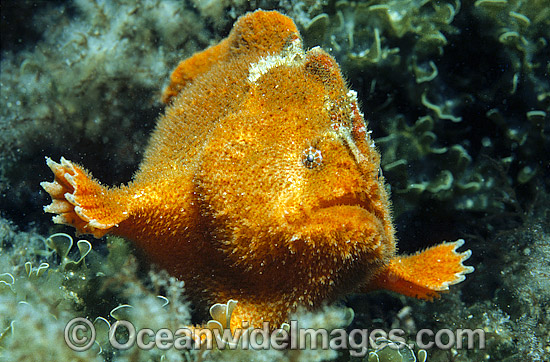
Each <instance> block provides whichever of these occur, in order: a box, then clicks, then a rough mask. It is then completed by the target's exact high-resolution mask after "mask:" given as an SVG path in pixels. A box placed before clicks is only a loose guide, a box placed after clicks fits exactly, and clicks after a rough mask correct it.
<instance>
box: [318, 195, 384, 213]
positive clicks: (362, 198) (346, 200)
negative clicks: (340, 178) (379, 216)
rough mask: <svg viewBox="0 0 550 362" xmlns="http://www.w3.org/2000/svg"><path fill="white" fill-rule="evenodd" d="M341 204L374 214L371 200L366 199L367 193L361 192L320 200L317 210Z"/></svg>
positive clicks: (340, 205)
mask: <svg viewBox="0 0 550 362" xmlns="http://www.w3.org/2000/svg"><path fill="white" fill-rule="evenodd" d="M342 206H344V207H346V206H348V207H359V208H361V209H363V210H365V211H367V212H368V213H371V214H376V212H375V210H374V207H373V204H372V202H371V200H369V199H368V197H367V195H365V194H362V193H347V194H344V195H342V196H337V197H333V198H331V199H326V200H321V201H320V202H319V206H318V208H317V210H322V209H328V208H331V207H342Z"/></svg>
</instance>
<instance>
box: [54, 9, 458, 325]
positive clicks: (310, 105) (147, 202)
mask: <svg viewBox="0 0 550 362" xmlns="http://www.w3.org/2000/svg"><path fill="white" fill-rule="evenodd" d="M299 41H300V37H299V33H298V31H297V29H296V27H295V25H294V23H293V22H292V20H291V19H289V18H288V17H286V16H283V15H281V14H279V13H277V12H264V11H256V12H254V13H251V14H247V15H246V16H244V17H241V18H240V19H239V20H238V21H237V22H236V24H235V25H234V28H233V30H232V31H231V33H230V35H229V37H228V38H227V39H225V40H223V41H222V42H221V43H220V44H218V45H216V46H213V47H211V48H209V49H207V50H205V51H203V52H201V53H198V54H196V55H194V56H193V57H191V58H190V59H187V60H186V61H183V62H182V63H181V64H180V65H179V66H178V67H177V69H176V70H175V71H174V73H173V75H172V78H171V84H170V85H169V86H168V88H167V89H166V91H165V94H164V97H163V99H164V100H165V101H166V102H170V105H169V107H168V108H167V110H166V114H165V115H164V116H162V117H161V118H160V120H159V122H158V124H157V127H156V129H155V131H154V134H153V136H152V139H151V141H150V144H149V146H148V147H147V150H146V154H145V159H144V161H143V163H142V164H141V166H140V170H139V171H138V173H137V174H136V175H135V177H134V180H133V181H132V182H131V183H130V184H129V185H127V186H122V187H120V188H106V187H104V186H101V185H100V184H99V183H98V182H97V181H95V180H93V179H92V178H91V177H90V176H89V175H88V174H87V172H86V171H85V170H84V169H83V168H82V167H80V166H78V165H75V164H73V163H70V162H69V161H66V160H62V162H61V164H57V163H55V162H53V161H51V160H48V165H49V166H50V167H51V168H52V170H53V172H54V174H55V180H54V182H52V183H44V184H43V187H44V189H45V190H46V191H48V192H49V193H50V195H51V196H52V199H53V202H52V205H50V206H47V207H46V208H45V209H46V211H48V212H53V213H57V214H58V216H56V217H55V218H54V220H55V221H56V222H60V223H66V224H69V225H73V226H75V227H76V229H77V230H78V231H79V232H81V233H91V234H94V235H95V236H96V237H100V236H102V235H104V234H105V233H111V234H116V235H121V236H124V237H126V238H128V239H130V240H132V241H134V242H135V244H136V245H137V246H138V247H139V248H141V249H143V250H144V251H145V253H146V255H147V256H148V257H149V258H150V260H151V261H152V262H154V263H156V264H158V265H160V266H161V267H163V268H165V269H167V270H168V271H169V272H170V273H171V274H172V275H175V276H177V277H178V278H180V279H182V280H184V281H185V286H186V289H187V292H188V294H189V295H190V296H191V297H192V298H194V299H195V301H197V302H198V303H199V304H200V305H202V306H204V307H208V306H209V305H211V304H213V303H216V302H225V301H227V300H228V299H235V300H238V305H237V308H236V310H235V312H234V316H235V319H234V320H235V321H237V322H238V321H241V320H248V321H251V322H252V325H256V326H259V325H261V323H262V321H271V322H272V327H273V328H276V327H278V326H279V325H280V324H281V323H283V322H285V321H286V320H287V317H288V314H289V312H291V311H294V310H296V308H297V307H298V306H300V305H303V306H306V307H308V308H314V307H317V306H320V305H321V304H322V303H324V302H330V301H332V300H334V299H336V298H338V297H340V296H342V295H345V294H347V293H350V292H354V291H361V290H368V289H372V288H379V287H384V288H387V289H394V290H397V291H399V292H401V293H403V294H407V295H417V296H420V297H432V296H434V295H436V294H437V292H436V291H437V290H441V289H444V288H442V285H443V284H439V285H437V284H434V285H428V284H426V283H424V282H423V278H422V277H419V278H416V277H414V274H415V273H416V272H420V271H421V270H422V269H423V267H424V266H423V265H421V264H422V263H421V260H422V257H421V256H420V257H419V258H416V260H420V263H419V264H418V265H414V268H416V269H414V268H412V269H411V268H409V269H407V268H402V269H403V270H402V273H401V274H399V273H398V272H397V270H398V269H399V268H395V270H394V269H393V268H391V265H392V262H393V263H394V264H395V265H396V266H398V264H399V262H400V261H401V259H399V258H396V257H395V249H396V245H395V239H394V230H393V226H392V222H391V217H390V204H389V201H388V196H387V193H386V191H385V187H384V180H383V178H382V177H381V176H379V167H380V165H379V164H380V157H379V154H378V152H377V151H376V150H375V148H374V147H373V143H372V141H371V139H370V136H369V134H368V132H367V131H366V124H365V121H364V119H363V116H362V115H361V113H360V112H359V108H358V105H357V102H356V99H355V97H354V96H353V94H352V93H350V92H349V89H348V87H347V85H346V84H345V82H344V80H343V78H342V76H341V74H340V70H339V68H338V65H337V64H336V62H335V61H334V59H333V58H332V57H330V56H329V55H328V54H327V53H325V52H324V51H323V50H321V49H319V48H314V49H312V50H310V51H308V52H307V53H304V52H302V53H300V52H298V53H297V55H296V54H295V55H294V58H292V59H291V60H290V61H287V63H285V64H282V65H276V66H273V65H271V66H269V67H267V68H264V69H263V71H262V72H263V73H262V72H260V73H259V76H258V77H257V78H254V79H252V80H251V78H250V75H251V74H252V73H253V71H252V70H251V69H252V65H254V64H256V65H258V64H262V61H265V60H266V59H270V58H269V56H283V55H284V54H286V53H285V51H288V49H289V48H290V47H291V46H292V44H299ZM308 156H309V157H310V159H308ZM442 246H445V247H444V248H442V249H441V255H443V256H445V257H446V259H445V265H444V266H445V268H443V269H442V270H444V272H442V273H440V274H438V272H437V271H435V272H434V273H435V275H436V276H437V277H436V279H438V278H439V279H441V280H443V281H444V282H447V283H451V284H452V283H453V282H454V281H456V280H457V279H456V278H457V277H458V276H460V275H461V273H462V274H463V273H465V272H468V270H467V269H466V267H464V266H462V260H463V259H465V255H464V254H458V253H456V252H455V250H454V248H453V244H442ZM455 247H456V245H455ZM436 248H437V247H436ZM436 248H434V249H432V254H434V253H435V254H438V253H439V249H436ZM447 249H449V250H447ZM451 249H452V250H451ZM403 260H404V259H403ZM430 260H431V259H430ZM409 264H410V263H409ZM435 264H437V263H435ZM432 269H433V268H432ZM436 269H437V268H436ZM389 277H391V278H389ZM392 278H393V279H392ZM430 278H431V276H430V277H429V278H428V279H430ZM410 280H412V281H410ZM405 281H406V282H405ZM406 283H409V284H406ZM417 284H418V285H420V286H419V287H417V286H416V285H417ZM443 286H444V285H443ZM407 288H409V289H407ZM232 324H233V319H232Z"/></svg>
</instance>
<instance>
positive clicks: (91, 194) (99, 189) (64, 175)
mask: <svg viewBox="0 0 550 362" xmlns="http://www.w3.org/2000/svg"><path fill="white" fill-rule="evenodd" d="M60 162H61V163H57V162H54V161H53V160H52V159H50V158H48V157H47V158H46V163H47V165H48V167H50V169H51V170H52V172H53V173H54V180H53V182H42V183H41V184H40V185H41V186H42V188H43V189H44V190H45V191H46V192H47V193H49V194H50V196H51V198H52V203H51V204H50V205H48V206H45V207H44V211H46V212H50V213H53V214H57V215H55V216H54V217H53V221H54V222H55V223H57V224H66V225H70V226H73V227H75V228H76V230H77V231H78V232H79V233H82V234H93V235H94V236H95V237H96V238H100V237H102V236H103V235H105V234H106V233H108V232H109V230H110V229H112V228H113V227H116V226H117V225H118V224H119V223H120V222H122V221H124V220H125V219H126V218H127V217H128V213H127V212H126V209H125V200H126V197H125V194H126V193H125V192H124V191H123V190H121V189H109V188H107V187H105V186H103V185H101V184H100V183H99V182H98V181H97V180H94V179H93V178H92V177H91V176H90V175H89V174H88V173H87V172H86V170H84V169H83V168H82V167H80V166H79V165H76V164H74V163H72V162H71V161H68V160H66V159H65V158H63V157H62V158H61V161H60Z"/></svg>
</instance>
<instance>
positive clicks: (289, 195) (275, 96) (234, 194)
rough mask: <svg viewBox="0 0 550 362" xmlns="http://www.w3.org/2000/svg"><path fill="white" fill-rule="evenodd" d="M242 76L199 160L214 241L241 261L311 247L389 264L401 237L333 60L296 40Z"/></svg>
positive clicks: (376, 160) (370, 145) (374, 155)
mask: <svg viewBox="0 0 550 362" xmlns="http://www.w3.org/2000/svg"><path fill="white" fill-rule="evenodd" d="M245 81H246V82H247V84H248V88H247V92H246V99H244V100H241V102H242V103H241V105H240V107H239V110H238V111H236V112H233V113H231V114H228V115H226V116H225V117H224V118H223V119H221V120H220V122H219V123H218V124H217V126H216V128H215V129H214V130H212V132H211V133H210V134H209V139H208V141H207V146H206V147H205V150H204V153H203V155H202V156H201V158H202V161H201V162H202V165H201V171H200V177H199V179H200V189H201V193H202V194H203V195H204V201H205V205H206V206H205V210H206V214H208V215H210V221H211V222H212V223H214V224H215V225H216V227H215V228H213V230H214V233H215V235H214V237H213V239H215V240H219V241H220V243H222V244H223V246H222V247H225V248H227V250H228V254H229V255H231V256H232V257H234V258H235V260H238V262H245V263H246V262H258V263H267V262H268V261H269V260H275V259H277V256H280V257H281V258H282V257H283V255H287V254H300V255H304V254H307V253H311V252H313V253H324V255H327V257H331V258H334V260H338V262H341V261H344V260H347V262H351V261H352V260H359V259H361V260H363V261H368V262H371V261H374V262H380V263H386V262H387V260H388V259H389V258H390V257H391V256H392V255H393V253H394V252H395V242H394V238H393V226H392V223H391V217H390V207H389V201H388V196H387V192H386V189H385V186H384V179H383V177H382V175H381V172H380V155H379V153H378V152H377V150H376V148H375V145H374V142H373V140H372V138H371V136H370V132H369V131H368V130H367V125H366V123H365V120H364V117H363V114H362V113H361V111H360V110H359V105H358V101H357V95H356V93H355V92H354V91H352V90H350V89H349V87H348V86H347V84H346V82H345V81H344V79H343V77H342V75H341V73H340V69H339V67H338V65H337V63H336V61H335V60H334V59H333V58H332V57H331V56H330V55H329V54H327V53H326V52H325V51H324V50H322V49H321V48H319V47H316V48H313V49H311V50H309V51H307V52H304V51H303V50H302V48H301V42H300V39H299V38H298V39H293V40H292V41H290V42H289V44H288V45H287V47H286V48H285V49H284V50H283V51H282V52H281V53H280V54H275V55H270V56H267V57H264V58H262V59H259V60H256V62H254V63H252V64H249V65H248V73H247V77H246V79H245ZM311 257H313V258H315V257H318V256H315V254H311Z"/></svg>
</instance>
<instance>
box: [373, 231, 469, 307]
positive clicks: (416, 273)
mask: <svg viewBox="0 0 550 362" xmlns="http://www.w3.org/2000/svg"><path fill="white" fill-rule="evenodd" d="M462 245H464V240H462V239H460V240H457V241H454V242H450V243H442V244H439V245H436V246H433V247H431V248H428V249H426V250H423V251H421V252H418V253H416V254H413V255H405V256H397V257H395V258H394V259H392V260H391V261H390V263H389V265H388V266H387V267H386V269H384V270H383V272H382V273H380V274H379V275H378V276H377V277H376V278H375V280H374V281H372V283H371V284H370V285H369V288H372V289H387V290H391V291H394V292H397V293H400V294H404V295H407V296H410V297H415V298H422V299H432V298H434V297H439V293H440V292H443V291H446V290H448V289H449V285H453V284H457V283H460V282H461V281H463V280H464V279H465V278H466V277H465V274H468V273H471V272H473V271H474V268H473V267H471V266H465V265H464V264H463V262H464V261H465V260H467V259H468V258H469V257H470V255H472V252H471V251H470V250H467V251H465V252H462V253H460V252H457V251H456V250H457V249H458V248H460V247H461V246H462Z"/></svg>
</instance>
